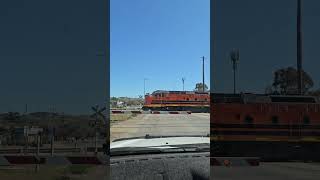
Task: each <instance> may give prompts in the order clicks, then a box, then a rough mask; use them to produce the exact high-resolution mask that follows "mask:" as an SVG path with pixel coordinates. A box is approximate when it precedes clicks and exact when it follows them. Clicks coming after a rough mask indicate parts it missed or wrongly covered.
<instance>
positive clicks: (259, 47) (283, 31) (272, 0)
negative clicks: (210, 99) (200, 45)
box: [211, 0, 320, 93]
mask: <svg viewBox="0 0 320 180" xmlns="http://www.w3.org/2000/svg"><path fill="white" fill-rule="evenodd" d="M216 2H217V3H216V5H217V7H216V9H217V12H216V13H215V14H216V19H217V21H216V27H215V29H216V37H217V39H216V50H215V52H216V59H215V61H214V63H213V66H212V69H211V71H212V74H211V76H212V80H214V83H212V84H211V85H213V86H214V87H213V88H212V90H213V91H215V92H217V91H219V92H233V74H232V68H231V67H232V65H231V62H230V59H229V57H228V54H229V52H230V50H231V49H232V48H239V49H240V62H239V68H238V91H247V92H248V91H249V92H260V93H263V92H264V89H265V87H266V86H267V85H269V84H271V83H272V79H273V74H272V73H273V72H274V71H275V70H277V69H279V68H284V67H288V66H293V67H296V53H297V51H296V4H297V3H296V2H297V1H296V0H241V1H240V0H217V1H216ZM302 3H303V4H302V15H303V17H302V19H303V20H302V22H303V24H302V30H303V69H304V70H305V71H306V72H307V73H309V74H310V76H311V77H312V78H313V80H314V88H319V84H320V81H319V80H320V79H319V77H320V71H319V67H320V61H319V43H318V42H320V34H319V32H320V25H319V23H318V22H319V19H320V11H319V9H320V1H318V0H302Z"/></svg>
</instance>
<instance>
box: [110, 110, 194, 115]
mask: <svg viewBox="0 0 320 180" xmlns="http://www.w3.org/2000/svg"><path fill="white" fill-rule="evenodd" d="M110 113H111V114H191V111H131V110H111V111H110Z"/></svg>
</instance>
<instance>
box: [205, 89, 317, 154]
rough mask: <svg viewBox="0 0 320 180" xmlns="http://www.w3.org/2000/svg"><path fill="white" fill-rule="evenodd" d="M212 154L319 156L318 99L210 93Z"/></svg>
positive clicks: (310, 97)
mask: <svg viewBox="0 0 320 180" xmlns="http://www.w3.org/2000/svg"><path fill="white" fill-rule="evenodd" d="M211 97H212V99H211V101H212V105H211V120H210V121H211V145H212V146H211V150H212V152H211V153H212V154H214V156H257V157H261V158H262V159H266V160H267V159H279V160H280V159H282V160H284V159H286V160H287V159H296V160H320V99H319V98H317V97H312V96H280V95H263V94H260V95H259V94H218V93H217V94H211Z"/></svg>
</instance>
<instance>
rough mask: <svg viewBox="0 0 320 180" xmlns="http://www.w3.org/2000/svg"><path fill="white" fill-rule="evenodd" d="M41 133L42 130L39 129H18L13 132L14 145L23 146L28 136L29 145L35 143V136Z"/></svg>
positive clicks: (33, 127)
mask: <svg viewBox="0 0 320 180" xmlns="http://www.w3.org/2000/svg"><path fill="white" fill-rule="evenodd" d="M42 132H43V128H39V127H35V126H32V127H28V126H24V127H19V128H15V130H14V143H15V144H16V145H23V144H25V142H26V137H27V136H28V141H29V143H36V142H37V135H38V134H39V133H42Z"/></svg>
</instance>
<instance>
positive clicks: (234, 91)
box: [233, 61, 236, 94]
mask: <svg viewBox="0 0 320 180" xmlns="http://www.w3.org/2000/svg"><path fill="white" fill-rule="evenodd" d="M233 94H236V62H235V61H234V62H233Z"/></svg>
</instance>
